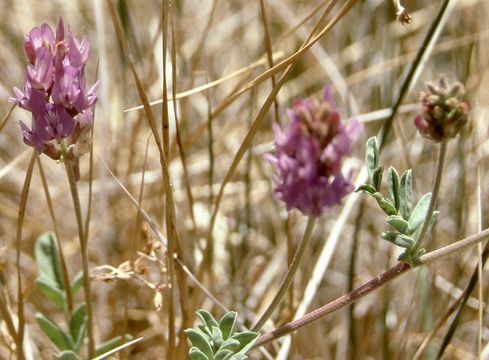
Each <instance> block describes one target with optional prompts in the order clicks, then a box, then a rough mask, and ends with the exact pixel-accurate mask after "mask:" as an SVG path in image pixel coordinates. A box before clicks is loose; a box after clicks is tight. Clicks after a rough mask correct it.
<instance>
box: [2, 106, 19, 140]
mask: <svg viewBox="0 0 489 360" xmlns="http://www.w3.org/2000/svg"><path fill="white" fill-rule="evenodd" d="M16 106H17V105H15V104H14V105H12V106H11V107H10V109H8V111H7V114H5V116H4V117H3V119H2V121H1V122H0V133H1V132H2V130H3V128H4V127H5V125H7V121H8V119H9V118H10V115H11V114H12V111H14V109H15V107H16Z"/></svg>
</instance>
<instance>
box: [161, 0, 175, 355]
mask: <svg viewBox="0 0 489 360" xmlns="http://www.w3.org/2000/svg"><path fill="white" fill-rule="evenodd" d="M168 6H169V3H168V0H163V1H162V4H161V17H160V18H161V20H160V21H161V24H162V26H161V31H162V34H161V36H162V47H161V52H162V54H161V55H162V59H163V64H162V66H163V78H162V84H161V85H162V90H163V103H162V104H161V105H162V106H161V138H162V143H163V153H164V155H165V158H166V159H168V154H169V150H170V131H169V130H170V129H169V122H168V92H167V88H166V49H167V45H168V43H167V40H168V39H167V35H168V28H167V26H168V21H167V20H168ZM172 206H173V204H170V202H169V201H168V197H167V199H166V204H165V207H166V214H165V219H166V220H165V222H166V237H167V239H168V252H167V267H168V278H169V280H170V286H169V288H168V290H167V294H168V295H169V302H168V348H167V353H166V358H167V359H169V360H173V359H175V355H176V325H175V307H176V306H175V302H176V300H175V285H176V277H175V267H174V266H173V261H172V256H173V253H174V252H175V248H174V243H175V240H174V239H175V238H174V228H173V226H174V222H173V221H172V216H171V207H172Z"/></svg>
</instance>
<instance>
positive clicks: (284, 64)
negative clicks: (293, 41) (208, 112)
mask: <svg viewBox="0 0 489 360" xmlns="http://www.w3.org/2000/svg"><path fill="white" fill-rule="evenodd" d="M337 2H338V0H331V1H330V3H329V5H328V7H327V8H326V9H325V10H324V12H323V13H322V14H321V17H320V18H319V20H318V21H317V22H316V24H315V26H314V28H313V29H312V30H311V32H310V34H309V36H308V37H307V40H306V41H304V42H303V44H302V46H301V47H300V48H299V50H297V51H296V52H294V53H293V54H292V55H290V56H289V57H287V58H286V59H284V60H282V61H281V62H280V63H278V64H276V65H275V66H274V67H272V68H270V69H268V70H266V71H264V72H263V73H262V74H260V75H258V76H257V77H256V78H254V79H253V80H252V81H250V82H249V83H248V84H247V85H246V86H245V87H244V88H242V89H240V90H239V91H237V92H236V93H234V94H232V96H229V97H228V98H227V99H226V100H225V101H223V102H222V103H221V104H219V106H217V107H216V109H215V110H214V114H213V116H214V117H216V116H218V115H219V114H221V113H222V112H223V111H224V110H225V109H226V108H227V107H228V106H229V105H231V104H232V103H233V102H234V101H235V100H236V99H237V98H238V97H239V96H240V95H241V94H244V93H245V92H246V91H248V90H250V89H251V88H253V87H255V86H257V85H259V84H261V83H262V82H264V81H266V80H268V79H269V78H270V77H271V76H273V75H275V74H278V73H279V72H280V71H284V73H287V72H290V71H291V70H290V69H291V68H290V66H292V65H294V64H295V63H297V61H299V60H300V58H301V57H302V56H303V55H304V54H305V53H306V52H307V51H308V50H309V49H310V48H311V47H312V46H313V45H314V44H315V43H316V42H317V41H319V39H321V38H322V37H323V36H324V35H325V34H326V33H327V32H328V31H329V30H331V28H332V27H333V26H334V25H336V23H337V22H338V21H339V20H340V19H341V18H342V17H343V16H345V15H346V14H347V13H348V11H350V9H351V8H352V7H353V5H355V3H356V2H357V0H349V1H347V2H346V3H345V4H344V5H343V7H342V8H341V9H340V10H339V11H338V13H337V14H336V15H335V16H334V17H333V19H331V20H330V21H329V22H328V23H327V24H326V26H325V27H323V28H322V29H321V31H320V32H319V33H317V31H318V29H319V24H320V23H321V22H322V21H323V20H324V18H326V16H327V15H328V14H329V13H330V12H331V10H332V9H333V8H334V6H335V5H336V3H337ZM316 33H317V35H315V36H314V34H316ZM282 76H283V75H282ZM277 85H278V83H277ZM280 87H281V86H279V88H280ZM272 92H273V90H272ZM274 98H275V95H274ZM270 106H271V105H269V106H268V107H267V111H268V109H269V108H270Z"/></svg>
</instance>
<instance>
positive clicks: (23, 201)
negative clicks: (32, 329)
mask: <svg viewBox="0 0 489 360" xmlns="http://www.w3.org/2000/svg"><path fill="white" fill-rule="evenodd" d="M36 157H37V153H36V151H35V150H34V151H33V152H32V156H31V161H30V162H29V166H28V167H27V171H26V174H25V180H24V185H23V186H22V192H21V194H20V203H19V212H18V216H17V232H16V236H15V245H16V246H15V266H16V268H17V317H18V319H17V321H18V323H17V336H16V337H15V345H16V351H17V359H19V360H23V359H24V334H25V315H24V293H23V291H22V268H21V265H20V254H21V243H22V228H23V225H24V218H25V208H26V205H27V196H28V195H29V188H30V186H31V179H32V171H33V169H34V163H35V161H36Z"/></svg>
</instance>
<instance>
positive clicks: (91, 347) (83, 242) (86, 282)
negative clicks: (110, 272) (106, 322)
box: [60, 140, 95, 358]
mask: <svg viewBox="0 0 489 360" xmlns="http://www.w3.org/2000/svg"><path fill="white" fill-rule="evenodd" d="M60 146H61V151H62V154H63V163H64V164H65V169H66V174H67V176H68V182H69V183H70V191H71V197H72V198H73V206H74V208H75V215H76V223H77V226H78V237H79V239H80V248H81V255H82V270H83V292H84V294H85V302H86V304H87V317H88V324H87V325H88V326H87V334H88V354H89V357H90V358H94V357H95V338H94V333H93V311H92V302H91V297H92V296H91V289H90V273H89V267H88V253H87V248H88V246H87V245H88V244H87V243H88V241H87V239H86V238H85V229H84V226H83V218H82V211H81V205H80V197H79V195H78V188H77V186H76V180H75V174H74V172H73V168H72V166H71V162H70V160H69V159H68V157H67V148H66V143H65V142H64V141H63V140H62V141H60Z"/></svg>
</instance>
